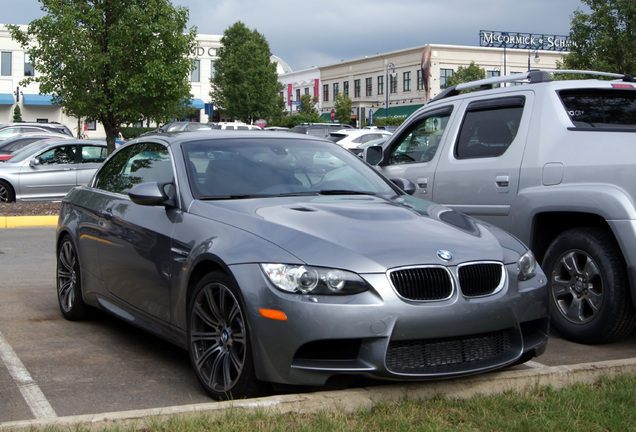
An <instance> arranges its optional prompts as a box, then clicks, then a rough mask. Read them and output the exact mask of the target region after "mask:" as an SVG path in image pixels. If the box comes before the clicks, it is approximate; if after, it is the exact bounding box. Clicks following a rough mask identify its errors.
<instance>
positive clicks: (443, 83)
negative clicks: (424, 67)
mask: <svg viewBox="0 0 636 432" xmlns="http://www.w3.org/2000/svg"><path fill="white" fill-rule="evenodd" d="M452 76H453V70H452V69H440V70H439V88H443V89H445V88H448V78H450V77H452Z"/></svg>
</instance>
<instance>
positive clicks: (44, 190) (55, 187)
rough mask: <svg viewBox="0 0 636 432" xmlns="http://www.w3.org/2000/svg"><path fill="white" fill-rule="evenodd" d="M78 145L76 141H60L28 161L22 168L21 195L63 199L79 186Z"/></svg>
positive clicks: (19, 187) (23, 196)
mask: <svg viewBox="0 0 636 432" xmlns="http://www.w3.org/2000/svg"><path fill="white" fill-rule="evenodd" d="M77 148H78V146H77V145H76V144H59V145H56V146H54V147H51V148H48V149H47V150H44V151H43V152H41V153H39V154H38V155H36V156H35V157H33V158H31V159H29V160H28V161H25V163H24V164H23V165H22V167H21V168H20V178H19V183H18V189H19V196H20V198H21V199H36V198H37V199H61V198H63V197H64V196H65V195H66V194H67V193H68V191H70V190H71V189H72V188H74V187H75V186H76V185H77V181H76V178H77V172H76V170H77V164H76V162H75V160H76V159H75V158H76V154H77Z"/></svg>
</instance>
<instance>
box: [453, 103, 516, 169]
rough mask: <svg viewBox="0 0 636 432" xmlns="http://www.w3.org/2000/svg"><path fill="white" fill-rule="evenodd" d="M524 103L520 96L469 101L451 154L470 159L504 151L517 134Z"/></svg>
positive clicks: (494, 155)
mask: <svg viewBox="0 0 636 432" xmlns="http://www.w3.org/2000/svg"><path fill="white" fill-rule="evenodd" d="M524 104H525V98H524V97H513V98H506V99H497V100H493V101H477V102H472V103H471V104H469V105H468V108H467V109H466V114H465V116H464V120H463V121H462V125H461V129H460V131H459V135H458V137H457V145H456V146H455V157H456V158H457V159H473V158H484V157H497V156H501V155H502V154H504V153H505V152H506V150H507V149H508V146H509V145H510V143H512V141H513V140H514V139H515V136H516V135H517V130H518V129H519V123H520V122H521V115H522V114H523V106H524Z"/></svg>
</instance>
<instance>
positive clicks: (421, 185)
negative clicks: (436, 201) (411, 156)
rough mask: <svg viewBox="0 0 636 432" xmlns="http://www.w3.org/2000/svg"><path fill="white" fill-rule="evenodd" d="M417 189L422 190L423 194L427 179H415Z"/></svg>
mask: <svg viewBox="0 0 636 432" xmlns="http://www.w3.org/2000/svg"><path fill="white" fill-rule="evenodd" d="M417 187H418V188H420V189H423V193H426V188H427V187H428V177H419V178H418V179H417Z"/></svg>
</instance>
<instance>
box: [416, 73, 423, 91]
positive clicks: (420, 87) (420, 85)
mask: <svg viewBox="0 0 636 432" xmlns="http://www.w3.org/2000/svg"><path fill="white" fill-rule="evenodd" d="M417 89H418V90H424V71H423V70H422V69H419V70H418V71H417Z"/></svg>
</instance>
